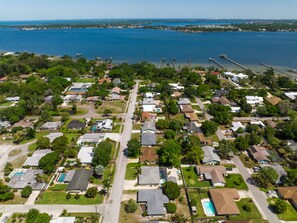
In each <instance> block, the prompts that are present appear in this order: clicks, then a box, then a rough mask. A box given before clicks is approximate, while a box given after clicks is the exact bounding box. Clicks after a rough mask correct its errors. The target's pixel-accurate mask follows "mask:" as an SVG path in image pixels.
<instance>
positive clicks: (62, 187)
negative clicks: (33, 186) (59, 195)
mask: <svg viewBox="0 0 297 223" xmlns="http://www.w3.org/2000/svg"><path fill="white" fill-rule="evenodd" d="M66 188H67V184H55V185H54V186H52V187H49V188H48V189H49V190H51V191H63V190H66Z"/></svg>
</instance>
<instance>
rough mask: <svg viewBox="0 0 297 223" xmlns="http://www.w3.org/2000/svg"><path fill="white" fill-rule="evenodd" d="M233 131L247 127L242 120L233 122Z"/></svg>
mask: <svg viewBox="0 0 297 223" xmlns="http://www.w3.org/2000/svg"><path fill="white" fill-rule="evenodd" d="M231 129H232V131H233V132H236V131H237V130H238V129H243V130H244V129H245V127H244V125H243V124H242V123H241V122H232V127H231Z"/></svg>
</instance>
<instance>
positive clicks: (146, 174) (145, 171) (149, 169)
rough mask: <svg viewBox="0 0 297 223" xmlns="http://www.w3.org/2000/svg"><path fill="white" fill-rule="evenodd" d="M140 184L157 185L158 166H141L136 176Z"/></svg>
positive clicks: (158, 178) (158, 181)
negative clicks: (139, 172)
mask: <svg viewBox="0 0 297 223" xmlns="http://www.w3.org/2000/svg"><path fill="white" fill-rule="evenodd" d="M138 183H139V184H140V185H159V184H160V168H159V166H143V167H141V174H140V175H139V177H138Z"/></svg>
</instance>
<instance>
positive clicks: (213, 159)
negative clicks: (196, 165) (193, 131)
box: [202, 146, 221, 165]
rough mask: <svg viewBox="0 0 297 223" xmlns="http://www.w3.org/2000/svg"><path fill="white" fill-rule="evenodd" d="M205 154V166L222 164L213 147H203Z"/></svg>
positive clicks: (203, 161)
mask: <svg viewBox="0 0 297 223" xmlns="http://www.w3.org/2000/svg"><path fill="white" fill-rule="evenodd" d="M202 150H203V152H204V158H203V160H202V163H203V164H209V165H215V164H219V163H220V162H221V159H220V157H219V156H218V154H217V153H216V149H215V148H214V147H212V146H202Z"/></svg>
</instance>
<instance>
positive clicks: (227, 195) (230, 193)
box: [209, 188, 240, 215]
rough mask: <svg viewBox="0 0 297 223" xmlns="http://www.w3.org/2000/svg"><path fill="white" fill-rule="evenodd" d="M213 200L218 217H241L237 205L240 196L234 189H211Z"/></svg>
mask: <svg viewBox="0 0 297 223" xmlns="http://www.w3.org/2000/svg"><path fill="white" fill-rule="evenodd" d="M209 194H210V196H211V200H212V202H213V204H214V207H215V209H216V213H217V215H239V214H240V211H239V209H238V207H237V205H236V203H235V201H236V200H238V199H240V196H239V194H238V192H237V190H236V189H234V188H228V189H227V188H226V189H225V188H224V189H223V188H222V189H209Z"/></svg>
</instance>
